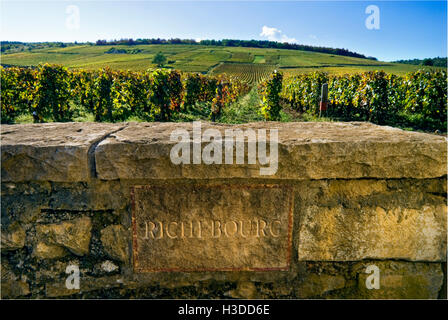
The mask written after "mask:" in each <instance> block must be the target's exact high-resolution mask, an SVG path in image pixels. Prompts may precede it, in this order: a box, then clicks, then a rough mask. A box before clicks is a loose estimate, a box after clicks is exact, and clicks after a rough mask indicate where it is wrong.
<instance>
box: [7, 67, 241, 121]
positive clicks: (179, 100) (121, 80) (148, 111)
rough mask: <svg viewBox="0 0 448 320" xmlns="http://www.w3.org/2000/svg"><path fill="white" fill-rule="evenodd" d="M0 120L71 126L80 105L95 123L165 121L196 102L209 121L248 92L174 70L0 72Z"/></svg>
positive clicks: (222, 80) (220, 79) (229, 81)
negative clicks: (205, 106) (206, 108)
mask: <svg viewBox="0 0 448 320" xmlns="http://www.w3.org/2000/svg"><path fill="white" fill-rule="evenodd" d="M0 75H1V84H2V90H1V99H2V105H1V116H2V118H1V121H2V123H13V122H14V119H15V118H16V117H17V116H18V115H20V114H32V115H33V118H34V121H35V122H44V121H48V120H49V119H51V120H53V121H70V120H71V119H72V116H73V106H74V105H81V106H83V107H84V108H86V109H87V110H88V111H90V112H91V113H93V114H94V115H95V120H96V121H123V120H126V119H127V118H128V117H130V116H137V117H139V118H142V119H145V120H148V121H153V120H158V121H169V120H170V119H172V117H173V114H175V113H180V112H183V111H184V110H186V109H187V108H189V107H190V106H192V105H194V104H195V103H197V102H208V103H210V104H211V107H212V114H211V117H212V119H216V117H218V116H219V115H220V113H221V111H222V109H223V108H224V107H226V106H228V105H229V104H231V103H233V102H235V101H236V100H237V99H238V98H239V97H240V96H241V95H244V94H246V93H247V92H248V91H249V87H248V85H246V84H245V83H243V82H242V81H240V80H238V79H234V78H229V77H226V76H223V75H220V76H216V77H208V76H207V77H206V76H203V75H200V74H183V73H181V72H179V71H176V70H167V69H157V70H154V71H147V72H131V71H112V70H111V69H109V68H104V69H102V70H98V71H86V70H73V71H72V70H69V69H67V68H65V67H63V66H59V65H49V64H45V65H39V66H38V67H37V68H36V69H31V68H17V67H13V68H0Z"/></svg>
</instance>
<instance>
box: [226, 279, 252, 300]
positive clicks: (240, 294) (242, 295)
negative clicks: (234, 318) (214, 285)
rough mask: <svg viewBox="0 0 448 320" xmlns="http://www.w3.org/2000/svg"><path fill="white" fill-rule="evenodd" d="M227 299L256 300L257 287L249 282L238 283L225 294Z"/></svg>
mask: <svg viewBox="0 0 448 320" xmlns="http://www.w3.org/2000/svg"><path fill="white" fill-rule="evenodd" d="M227 295H228V296H229V297H232V298H235V299H256V298H258V297H257V287H256V286H255V284H254V283H252V282H250V281H240V282H238V284H237V287H236V288H235V289H234V290H231V291H229V292H228V293H227Z"/></svg>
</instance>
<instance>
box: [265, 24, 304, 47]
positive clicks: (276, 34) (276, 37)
mask: <svg viewBox="0 0 448 320" xmlns="http://www.w3.org/2000/svg"><path fill="white" fill-rule="evenodd" d="M260 36H261V37H265V38H267V39H268V40H269V41H277V42H289V43H294V42H297V40H296V39H295V38H290V37H288V36H287V35H285V34H283V32H282V31H281V30H279V29H277V28H271V27H268V26H263V28H262V29H261V33H260Z"/></svg>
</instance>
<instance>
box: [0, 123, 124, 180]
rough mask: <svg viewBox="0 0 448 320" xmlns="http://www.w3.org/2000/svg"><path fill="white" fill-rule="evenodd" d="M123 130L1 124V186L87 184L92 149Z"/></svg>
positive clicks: (91, 125)
mask: <svg viewBox="0 0 448 320" xmlns="http://www.w3.org/2000/svg"><path fill="white" fill-rule="evenodd" d="M122 127H124V125H123V124H103V123H87V122H86V123H77V122H71V123H43V124H21V125H3V124H2V126H1V145H2V148H1V153H2V155H1V160H2V170H1V173H2V183H3V182H7V181H86V180H88V178H89V174H90V170H89V166H88V155H87V153H88V151H89V148H90V147H91V146H92V145H93V144H94V143H95V142H97V141H100V140H101V139H102V138H104V137H105V136H106V135H107V134H109V133H111V132H114V131H115V130H118V129H120V128H122Z"/></svg>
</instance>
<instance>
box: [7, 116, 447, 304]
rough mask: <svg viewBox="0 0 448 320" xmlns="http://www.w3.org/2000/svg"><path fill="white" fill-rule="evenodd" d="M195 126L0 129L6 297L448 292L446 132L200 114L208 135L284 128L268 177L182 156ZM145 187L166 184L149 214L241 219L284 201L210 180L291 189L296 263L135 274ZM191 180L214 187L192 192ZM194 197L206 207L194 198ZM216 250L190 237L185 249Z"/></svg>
mask: <svg viewBox="0 0 448 320" xmlns="http://www.w3.org/2000/svg"><path fill="white" fill-rule="evenodd" d="M191 126H192V125H191V123H182V124H172V123H163V124H161V123H141V124H136V123H130V124H89V123H83V124H81V123H80V124H57V123H53V124H46V125H12V126H9V125H2V127H1V130H2V137H1V141H2V184H1V187H2V188H1V200H2V205H1V214H2V215H1V222H2V226H1V227H2V250H1V258H2V259H1V267H2V270H1V271H2V272H1V282H2V283H1V285H2V298H31V299H35V298H38V299H39V298H48V297H67V298H229V297H234V298H257V299H258V298H261V299H262V298H286V299H287V298H324V299H332V298H356V299H359V298H365V299H377V298H382V299H384V298H386V299H388V298H421V299H427V298H431V299H432V298H446V294H445V293H444V291H446V285H445V286H443V283H446V272H445V271H443V270H445V269H446V262H444V261H446V233H447V231H446V196H447V180H446V167H445V165H446V141H445V139H444V138H442V137H440V136H434V135H428V134H421V133H413V132H404V131H401V130H398V129H392V128H388V127H379V126H375V125H371V124H366V123H362V124H361V123H288V124H286V123H257V124H247V125H238V126H227V125H213V124H209V123H202V126H203V128H202V129H203V130H202V132H204V129H207V128H212V127H213V128H218V129H220V130H221V132H222V131H223V130H225V129H227V128H234V129H235V128H243V129H244V128H254V129H257V128H260V127H263V128H268V129H269V128H275V127H277V128H279V138H280V145H279V157H280V166H279V170H278V172H277V174H276V175H274V176H263V177H261V176H260V175H259V166H258V165H247V164H245V165H231V166H230V165H223V166H214V165H209V166H207V165H186V166H174V165H173V164H172V163H171V162H170V160H169V151H170V149H171V146H172V145H173V143H172V142H170V141H169V135H170V133H171V131H172V130H173V129H174V128H186V129H187V130H188V131H190V132H191ZM85 133H87V134H85ZM5 160H6V161H5ZM147 185H153V186H165V187H166V188H167V189H166V190H167V191H166V192H165V193H163V192H162V193H160V194H159V195H157V196H154V197H149V199H150V201H148V202H149V203H150V205H149V206H147V209H148V211H147V213H148V215H151V214H157V217H162V216H163V217H176V218H179V217H180V214H181V213H182V211H184V213H183V214H184V215H185V216H187V214H188V213H189V215H188V216H189V217H196V216H201V215H202V216H204V217H206V214H205V213H206V212H208V214H209V215H213V214H216V213H217V210H218V209H219V208H223V207H225V206H223V205H217V204H218V203H219V202H220V201H224V200H225V201H226V203H227V205H229V206H230V205H231V206H233V207H235V208H234V209H235V210H231V211H229V212H230V213H229V217H230V216H231V215H232V214H234V213H235V212H236V213H238V212H240V211H246V214H247V215H248V216H251V215H252V216H254V215H256V213H254V211H257V210H256V208H263V210H266V212H268V211H267V210H268V208H271V209H272V210H274V211H275V210H279V208H281V207H282V206H283V205H284V202H285V198H284V197H273V195H271V194H268V195H266V196H263V197H261V196H259V197H252V198H251V197H249V199H252V200H253V201H252V202H251V201H246V207H244V206H242V205H240V204H239V201H242V199H247V198H248V197H247V194H246V193H245V192H243V191H242V192H237V193H233V194H232V196H231V197H230V196H225V195H222V196H217V195H216V194H215V195H213V194H212V193H210V192H206V191H204V190H207V188H209V187H213V186H214V187H216V186H218V185H228V186H233V187H235V186H236V187H240V186H242V185H252V186H266V185H280V186H282V187H288V190H290V191H291V193H292V199H293V204H294V206H293V218H292V222H293V225H292V231H293V232H292V242H291V260H290V261H291V263H290V265H289V268H286V269H285V270H274V271H272V270H260V271H256V272H254V271H253V270H247V269H245V270H238V271H216V270H215V271H196V272H195V271H191V272H171V271H169V272H168V271H167V272H141V273H140V272H135V270H134V261H133V259H131V257H132V249H133V244H132V242H131V240H132V239H131V238H130V236H131V234H132V213H133V209H132V200H131V190H132V189H133V188H135V187H136V186H147ZM193 185H201V186H205V187H204V188H203V189H201V190H197V191H198V192H197V193H196V194H192V193H188V192H186V190H191V189H190V187H189V186H193ZM173 186H176V188H173ZM179 190H180V191H179ZM182 190H184V191H183V193H182V192H181V191H182ZM272 198H274V199H272ZM194 199H196V200H200V201H199V202H202V203H203V205H198V206H196V207H195V206H191V203H192V201H193V200H194ZM145 201H147V200H145ZM151 202H152V203H151ZM199 202H197V203H199ZM163 203H165V204H167V205H162V204H163ZM189 205H190V207H188V206H189ZM215 207H216V208H218V209H216V208H215ZM182 208H184V209H185V210H180V209H182ZM214 208H215V209H214ZM137 209H138V208H137ZM187 209H191V212H189V210H187ZM263 210H261V211H263ZM218 211H219V210H218ZM250 212H252V213H250ZM249 213H250V214H249ZM241 215H243V214H241ZM172 227H173V226H172ZM70 230H71V231H70ZM171 231H172V230H171ZM170 240H172V241H171V244H169V241H167V244H168V248H166V247H165V249H164V250H158V249H157V248H155V249H154V248H151V247H148V248H147V249H148V251H150V250H151V249H154V250H155V251H156V253H157V254H154V255H153V256H152V259H155V260H153V261H152V262H154V261H155V264H159V265H160V263H161V259H160V258H159V257H161V256H162V255H166V253H167V252H168V253H170V252H171V253H172V252H176V250H179V248H180V247H181V246H178V245H177V244H176V243H175V241H174V240H175V239H170ZM265 244H266V248H271V247H273V248H278V247H276V246H275V244H274V245H273V244H272V243H271V242H268V243H264V242H263V243H260V246H261V245H263V246H264V245H265ZM207 246H211V245H210V244H204V245H203V246H201V245H200V244H197V245H195V246H192V247H188V246H186V247H185V250H184V251H185V252H184V253H182V255H183V256H186V255H187V254H188V253H189V252H194V254H196V255H198V256H200V252H199V251H200V250H202V249H205V248H207ZM162 247H163V246H162ZM266 248H264V247H263V248H260V247H256V248H255V249H254V250H252V249H250V250H246V247H245V246H244V245H241V246H237V245H233V246H232V251H225V250H221V251H220V255H221V256H220V257H218V258H216V257H214V256H213V255H209V256H210V257H212V258H214V262H217V261H218V260H219V259H221V260H224V259H222V257H223V256H224V257H225V255H233V256H237V255H240V256H239V257H238V258H237V259H240V260H241V261H243V260H244V259H243V257H245V256H248V257H250V258H248V259H249V260H247V261H249V262H251V263H253V261H257V259H259V258H260V252H264V251H263V250H265V249H266ZM157 250H158V251H157ZM238 250H239V251H238ZM276 254H277V253H276ZM206 256H207V254H206ZM274 256H275V254H274V255H272V260H273V262H272V264H274V263H278V259H276V258H275V257H274ZM162 257H163V256H162ZM165 258H166V257H165ZM225 259H227V261H229V259H228V257H225ZM316 259H317V260H316ZM398 260H400V261H398ZM404 260H406V261H404ZM431 261H434V262H431ZM149 263H151V261H149ZM370 264H375V265H377V266H378V267H379V268H380V270H381V277H382V278H381V281H382V283H381V288H382V289H380V290H367V289H366V287H365V279H366V277H367V274H366V273H365V269H366V267H367V266H368V265H370ZM69 265H77V266H79V269H80V274H81V289H80V290H78V291H76V290H75V291H73V290H68V289H67V288H66V287H65V281H66V279H67V274H66V273H65V270H66V267H67V266H69ZM442 271H443V272H442Z"/></svg>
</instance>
